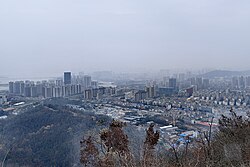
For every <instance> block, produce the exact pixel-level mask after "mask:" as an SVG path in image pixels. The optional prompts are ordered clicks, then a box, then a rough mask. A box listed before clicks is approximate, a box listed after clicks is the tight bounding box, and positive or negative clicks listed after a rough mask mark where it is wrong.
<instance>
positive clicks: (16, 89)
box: [14, 81, 21, 95]
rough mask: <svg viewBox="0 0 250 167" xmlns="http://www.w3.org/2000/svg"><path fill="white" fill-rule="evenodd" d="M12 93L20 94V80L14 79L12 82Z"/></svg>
mask: <svg viewBox="0 0 250 167" xmlns="http://www.w3.org/2000/svg"><path fill="white" fill-rule="evenodd" d="M14 94H16V95H20V94H21V82H20V81H16V82H15V83H14Z"/></svg>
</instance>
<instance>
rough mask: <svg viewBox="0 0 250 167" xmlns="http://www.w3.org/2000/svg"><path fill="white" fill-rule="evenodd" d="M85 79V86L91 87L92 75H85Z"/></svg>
mask: <svg viewBox="0 0 250 167" xmlns="http://www.w3.org/2000/svg"><path fill="white" fill-rule="evenodd" d="M83 79H84V86H85V88H89V87H91V76H89V75H85V76H84V77H83Z"/></svg>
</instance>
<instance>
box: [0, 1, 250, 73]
mask: <svg viewBox="0 0 250 167" xmlns="http://www.w3.org/2000/svg"><path fill="white" fill-rule="evenodd" d="M249 7H250V2H249V1H246V0H243V1H240V2H235V1H232V0H229V1H225V0H219V1H209V0H203V1H197V0H191V1H181V0H180V1H170V0H167V1H163V0H157V1H154V2H152V1H149V0H146V1H145V0H144V1H142V0H139V1H132V0H128V1H121V0H118V1H117V0H108V1H105V2H103V1H89V0H87V1H78V0H77V1H74V2H69V1H65V0H63V1H49V0H44V1H41V0H39V1H28V0H25V1H22V2H20V1H17V0H12V1H2V2H0V21H1V26H0V36H1V39H0V58H1V62H0V76H15V77H36V76H46V77H47V76H57V75H58V74H60V73H61V71H65V70H68V71H77V72H79V71H88V70H89V71H99V70H110V71H117V72H134V71H139V72H141V71H150V70H154V71H157V70H160V69H189V68H191V69H194V70H198V69H202V68H209V69H229V70H249V65H248V62H249V60H250V56H249V54H250V49H249V47H248V43H250V38H249V34H250V33H249V29H250V18H249V15H250V11H249V10H248V9H249Z"/></svg>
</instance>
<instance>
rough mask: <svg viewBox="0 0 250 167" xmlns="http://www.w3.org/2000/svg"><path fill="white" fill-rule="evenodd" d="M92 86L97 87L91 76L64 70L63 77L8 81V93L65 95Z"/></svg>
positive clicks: (47, 95) (44, 95)
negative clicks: (76, 74)
mask: <svg viewBox="0 0 250 167" xmlns="http://www.w3.org/2000/svg"><path fill="white" fill-rule="evenodd" d="M92 87H94V88H95V87H97V82H96V81H92V80H91V76H89V75H83V76H81V75H79V76H72V74H71V72H65V73H64V77H63V79H62V78H59V79H55V80H49V81H47V80H44V81H37V82H34V81H29V80H27V81H15V82H9V93H10V94H12V95H20V96H24V97H44V98H51V97H67V96H70V95H75V94H80V93H82V92H83V91H84V90H85V89H88V88H92Z"/></svg>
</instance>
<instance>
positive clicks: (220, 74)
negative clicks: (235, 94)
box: [200, 70, 250, 78]
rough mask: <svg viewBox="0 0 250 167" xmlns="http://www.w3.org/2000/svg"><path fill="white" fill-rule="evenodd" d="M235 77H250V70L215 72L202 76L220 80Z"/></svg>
mask: <svg viewBox="0 0 250 167" xmlns="http://www.w3.org/2000/svg"><path fill="white" fill-rule="evenodd" d="M234 76H250V70H247V71H229V70H214V71H210V72H207V73H205V74H202V75H200V77H204V78H220V77H234Z"/></svg>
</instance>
